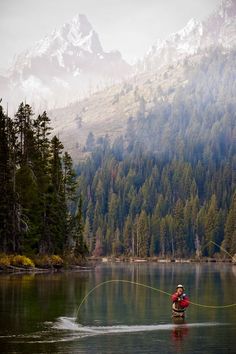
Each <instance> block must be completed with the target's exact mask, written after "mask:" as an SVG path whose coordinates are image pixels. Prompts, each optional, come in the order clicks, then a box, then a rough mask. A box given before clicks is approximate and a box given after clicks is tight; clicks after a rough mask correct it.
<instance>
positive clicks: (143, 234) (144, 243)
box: [77, 50, 236, 257]
mask: <svg viewBox="0 0 236 354" xmlns="http://www.w3.org/2000/svg"><path fill="white" fill-rule="evenodd" d="M235 56H236V54H235V52H231V54H230V55H229V54H227V55H226V54H224V53H222V51H221V50H214V51H212V52H211V53H210V55H206V57H205V58H204V59H203V60H202V61H201V62H200V63H199V65H198V66H197V67H195V69H194V70H192V68H191V67H189V66H188V61H186V63H185V70H186V77H188V82H187V83H186V85H185V87H182V88H180V89H179V90H178V91H176V92H175V94H174V98H173V100H172V102H169V101H165V99H163V100H162V102H160V101H158V102H157V103H156V105H155V108H154V109H152V110H151V111H149V112H147V111H146V110H145V102H143V110H140V112H139V113H138V115H137V116H136V117H131V118H130V119H129V121H128V125H127V131H126V134H125V136H121V137H120V138H117V139H116V140H115V142H114V144H112V146H110V144H109V139H108V138H107V137H105V138H103V139H101V138H99V139H98V140H97V141H95V137H93V136H92V134H90V136H89V137H88V139H87V150H89V151H92V154H91V157H90V158H89V159H88V160H87V161H85V162H82V163H80V164H79V165H78V168H77V171H78V174H79V188H80V191H81V193H82V195H83V196H84V204H83V213H84V218H85V237H86V239H87V242H88V244H89V249H90V252H91V253H94V254H95V255H104V254H116V255H119V254H127V255H133V256H141V257H145V256H149V255H150V256H152V255H161V256H173V257H178V256H189V255H195V254H196V255H201V254H203V255H206V256H212V255H213V254H214V253H216V252H219V251H220V249H219V247H217V246H214V245H213V244H212V243H209V242H210V241H213V242H216V243H218V244H222V242H223V246H224V247H225V248H226V250H228V251H229V252H230V253H235V252H236V194H235V187H236V125H235V123H236V116H235V108H236V99H235V92H236V86H235V76H236V68H235V64H234V63H235Z"/></svg>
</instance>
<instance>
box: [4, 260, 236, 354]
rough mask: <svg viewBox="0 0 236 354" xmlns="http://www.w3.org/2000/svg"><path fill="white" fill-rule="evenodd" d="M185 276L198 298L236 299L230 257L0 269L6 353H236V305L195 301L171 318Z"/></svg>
mask: <svg viewBox="0 0 236 354" xmlns="http://www.w3.org/2000/svg"><path fill="white" fill-rule="evenodd" d="M110 279H124V280H131V281H135V282H140V283H145V284H147V285H150V286H153V287H157V288H160V289H162V290H164V291H167V292H170V293H172V292H173V291H174V289H175V286H176V284H178V283H183V284H184V285H185V287H186V292H187V294H188V295H189V296H190V299H191V300H192V301H193V302H197V303H201V304H206V305H224V304H230V303H234V302H236V266H233V265H229V264H123V263H116V264H101V265H98V266H97V267H96V270H95V271H92V272H83V273H81V272H80V273H79V272H75V273H73V272H72V273H56V274H36V275H1V276H0V351H1V353H31V354H32V353H102V354H108V353H109V354H113V353H114V354H115V353H120V354H121V353H122V354H124V353H125V354H128V353H135V354H136V353H140V354H145V353H161V354H163V353H191V354H192V353H208V354H211V353H212V354H218V353H219V354H222V353H236V307H233V308H229V309H224V310H222V309H210V308H200V307H196V306H193V305H190V307H189V309H188V311H187V316H186V320H185V323H184V324H174V323H173V321H172V318H171V302H170V297H169V296H167V295H164V294H161V293H158V292H154V291H152V290H149V289H146V288H142V287H138V286H135V285H131V284H125V283H110V284H106V285H103V286H101V287H100V288H98V289H96V290H95V291H94V292H93V293H92V294H91V295H90V296H89V297H88V298H87V300H86V301H85V303H84V304H83V305H82V307H81V309H80V312H79V315H77V309H78V305H79V304H80V302H81V300H82V298H83V297H84V296H85V295H86V293H87V292H88V291H89V290H90V289H91V288H93V287H94V286H95V285H96V284H98V283H100V282H103V281H106V280H110Z"/></svg>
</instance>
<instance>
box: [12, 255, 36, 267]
mask: <svg viewBox="0 0 236 354" xmlns="http://www.w3.org/2000/svg"><path fill="white" fill-rule="evenodd" d="M11 264H12V265H13V266H15V267H26V268H34V267H35V265H34V262H33V261H32V260H31V259H30V258H28V257H26V256H20V255H17V256H13V257H12V259H11Z"/></svg>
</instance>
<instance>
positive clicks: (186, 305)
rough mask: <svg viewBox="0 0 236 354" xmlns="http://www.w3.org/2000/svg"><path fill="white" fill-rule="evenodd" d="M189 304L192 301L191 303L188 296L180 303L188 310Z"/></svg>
mask: <svg viewBox="0 0 236 354" xmlns="http://www.w3.org/2000/svg"><path fill="white" fill-rule="evenodd" d="M189 302H190V301H189V298H188V296H186V295H185V296H184V298H183V299H182V300H181V301H180V302H179V303H180V306H181V307H183V308H186V307H188V305H189Z"/></svg>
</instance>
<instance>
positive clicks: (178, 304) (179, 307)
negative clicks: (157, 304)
mask: <svg viewBox="0 0 236 354" xmlns="http://www.w3.org/2000/svg"><path fill="white" fill-rule="evenodd" d="M172 301H173V305H172V316H173V317H182V318H184V315H185V310H186V308H187V307H188V305H189V298H188V296H187V295H186V294H184V287H183V285H181V284H179V285H178V286H177V287H176V292H175V293H174V294H173V295H172Z"/></svg>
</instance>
